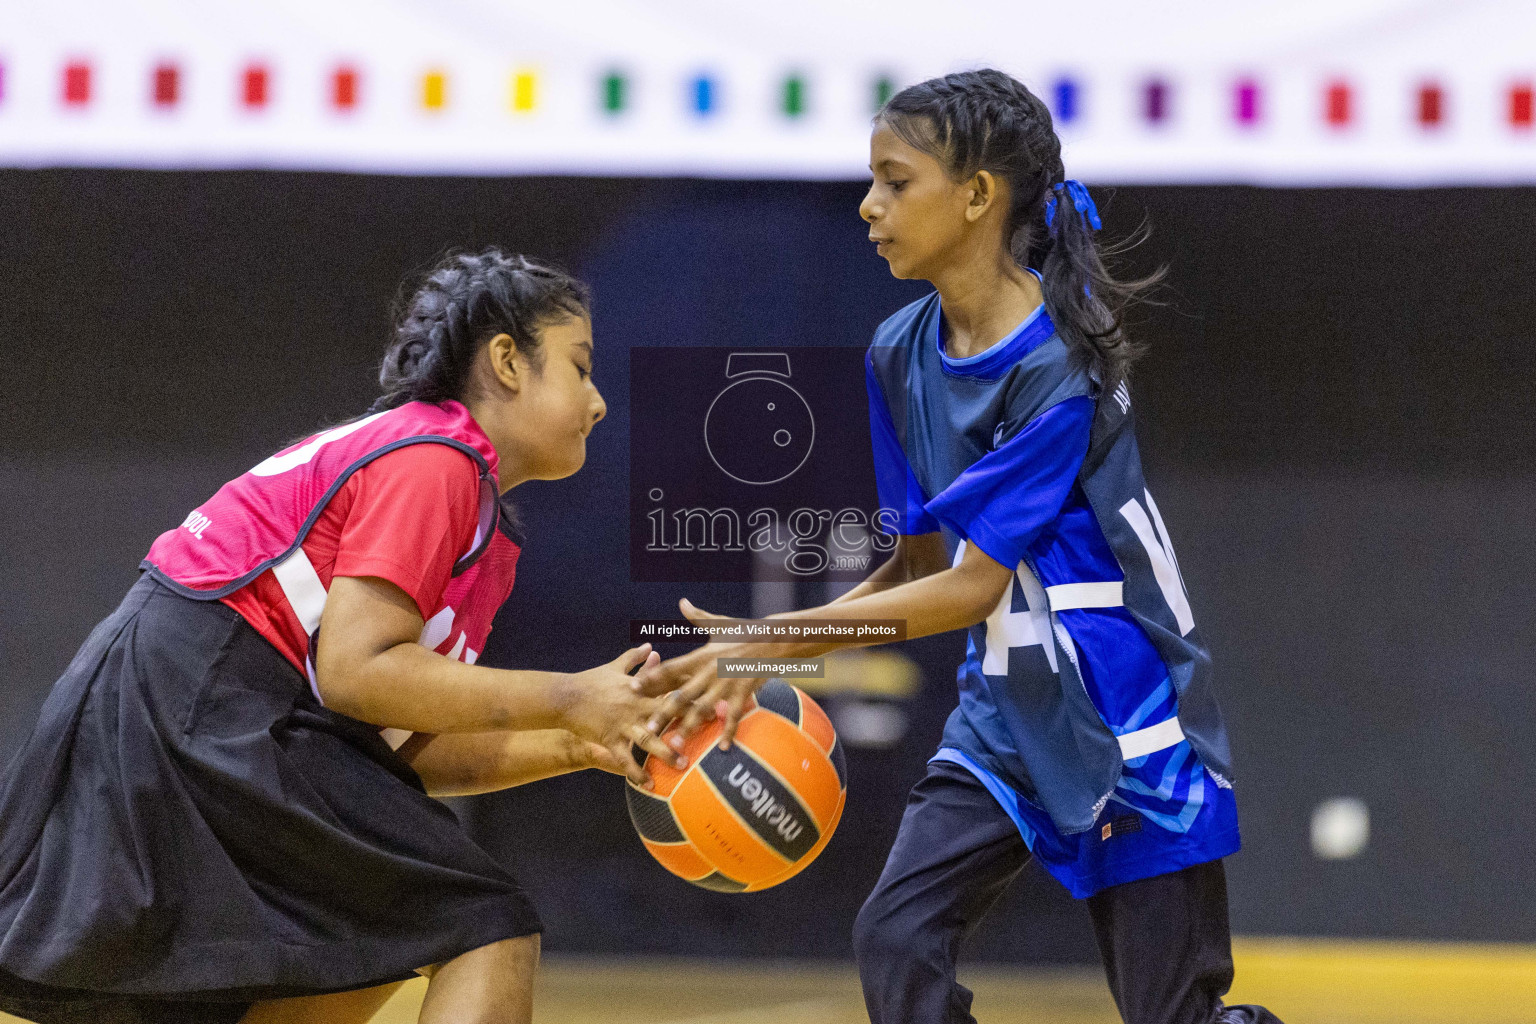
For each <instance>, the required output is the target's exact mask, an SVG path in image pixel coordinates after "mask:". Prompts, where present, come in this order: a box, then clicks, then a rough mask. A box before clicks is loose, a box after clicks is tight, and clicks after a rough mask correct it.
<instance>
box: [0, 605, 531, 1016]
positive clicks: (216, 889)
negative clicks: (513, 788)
mask: <svg viewBox="0 0 1536 1024" xmlns="http://www.w3.org/2000/svg"><path fill="white" fill-rule="evenodd" d="M538 930H539V921H538V917H537V915H536V914H535V912H534V910H533V907H532V905H531V904H530V902H529V900H528V898H527V896H526V895H525V894H524V892H523V890H522V889H521V887H519V885H518V883H517V881H516V880H515V879H514V878H513V877H512V876H511V875H510V874H509V873H507V871H506V870H504V869H503V868H502V867H501V866H499V865H498V864H497V863H496V862H495V861H493V860H492V859H491V857H490V856H489V855H488V854H487V853H485V852H484V851H483V850H482V849H481V848H480V847H478V846H477V845H475V843H474V842H472V841H471V840H470V838H469V837H468V836H467V835H466V834H465V832H464V831H463V829H462V827H461V826H460V825H459V822H458V819H457V818H455V817H454V815H453V813H452V812H451V811H450V810H448V808H446V807H445V806H443V805H442V804H440V803H438V802H437V801H435V800H433V799H432V798H431V797H429V796H427V794H426V792H425V791H424V790H423V788H422V785H421V780H420V779H419V778H418V777H417V776H416V773H415V772H413V771H412V770H411V768H410V766H409V765H407V764H406V763H405V762H404V761H402V760H401V759H400V758H399V757H397V756H396V755H395V753H394V751H392V750H391V749H390V748H389V746H388V744H386V743H385V742H384V741H383V740H382V739H381V738H380V737H379V734H378V730H377V728H375V727H373V726H369V725H365V724H363V723H361V722H358V721H356V720H355V719H352V718H348V717H347V716H345V715H340V714H337V713H336V712H333V711H329V710H327V709H326V708H325V707H323V706H322V705H321V704H320V703H319V702H318V701H317V700H316V699H315V697H314V695H313V693H312V692H311V691H310V688H309V683H308V682H307V680H305V679H304V678H303V677H302V676H301V675H300V674H299V673H298V672H296V671H295V670H294V668H293V666H292V665H290V664H289V663H288V661H287V660H286V659H284V658H283V657H282V655H280V654H279V653H278V652H277V650H276V649H275V648H273V647H272V645H271V644H269V643H267V641H266V640H265V639H263V638H262V637H261V636H260V634H258V633H257V632H256V631H255V630H254V629H252V628H251V627H250V626H249V625H248V624H247V623H246V622H245V620H244V619H242V618H241V617H240V616H239V615H238V614H236V613H235V612H234V611H233V610H231V609H230V608H228V607H227V606H225V605H223V604H220V603H218V602H202V601H195V600H192V599H189V598H186V597H182V596H180V595H178V594H175V593H173V592H172V591H171V590H169V589H168V588H166V587H164V586H162V585H160V584H158V583H156V582H154V581H153V580H152V579H150V578H149V577H144V578H141V579H140V580H139V582H138V583H137V584H135V585H134V587H133V589H132V590H130V591H129V593H128V596H127V597H126V598H125V599H124V601H123V603H122V605H121V606H120V607H119V608H118V609H117V611H116V612H114V613H113V614H112V615H111V617H109V618H108V619H107V620H106V621H105V622H103V623H102V624H101V625H99V626H98V627H97V628H96V630H95V631H94V632H93V633H92V634H91V636H90V638H89V639H88V640H87V641H86V643H85V646H84V647H82V648H81V650H80V653H79V654H77V655H76V656H75V659H74V661H73V663H72V664H71V665H70V666H69V669H68V670H67V671H66V672H65V673H64V676H63V677H62V678H61V679H60V680H59V681H58V682H57V683H56V684H55V685H54V688H53V691H52V693H51V694H50V695H49V697H48V700H47V703H46V704H45V705H44V706H43V711H42V716H41V719H40V721H39V722H38V725H37V728H36V729H35V730H34V732H33V734H32V736H31V738H30V739H29V740H28V741H27V743H26V745H25V746H24V747H23V749H22V750H21V751H20V753H18V754H17V756H16V757H15V759H14V760H13V761H12V762H11V764H10V766H9V767H8V768H7V769H6V771H5V774H4V775H3V776H0V1009H3V1010H6V1011H8V1012H11V1013H15V1014H17V1015H18V1016H23V1017H27V1018H29V1019H32V1020H36V1021H42V1022H44V1024H52V1022H60V1024H62V1022H66V1021H68V1022H100V1024H106V1022H109V1021H110V1022H113V1024H119V1022H121V1024H129V1022H138V1021H166V1022H170V1021H194V1020H195V1021H235V1020H238V1019H239V1017H240V1016H241V1014H242V1013H244V1012H245V1009H246V1008H247V1007H248V1006H249V1005H250V1003H251V1002H252V1001H254V1000H257V999H265V998H275V997H281V996H295V995H313V994H320V993H325V992H337V991H343V990H347V989H354V988H362V987H367V986H371V985H376V984H382V983H384V982H389V981H396V980H399V979H402V978H407V977H410V976H411V974H412V972H413V971H414V970H415V969H416V968H418V967H424V966H427V965H429V964H436V963H442V962H444V961H446V960H450V959H452V958H453V957H455V956H458V955H459V954H461V953H464V952H467V951H469V950H471V949H477V948H479V947H480V946H484V945H487V944H489V943H492V942H496V941H499V940H501V939H506V938H512V937H515V936H520V935H528V934H530V933H533V932H537V931H538Z"/></svg>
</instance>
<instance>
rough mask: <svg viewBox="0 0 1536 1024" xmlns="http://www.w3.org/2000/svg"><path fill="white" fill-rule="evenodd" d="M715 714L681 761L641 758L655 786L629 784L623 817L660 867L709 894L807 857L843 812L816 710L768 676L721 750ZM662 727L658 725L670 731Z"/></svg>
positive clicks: (836, 769) (837, 749)
mask: <svg viewBox="0 0 1536 1024" xmlns="http://www.w3.org/2000/svg"><path fill="white" fill-rule="evenodd" d="M720 730H721V723H720V722H718V721H717V722H711V723H709V724H708V725H706V726H705V727H704V728H702V729H700V730H699V731H698V732H696V733H694V735H693V737H692V738H691V739H690V740H689V741H688V745H687V747H686V748H685V749H684V751H683V753H684V754H686V755H687V757H688V767H687V768H685V769H683V770H682V771H678V770H677V769H676V768H673V767H672V766H671V765H668V764H666V763H664V762H662V761H659V760H657V759H656V758H654V757H647V759H646V761H645V769H646V771H648V772H650V774H651V781H652V783H653V784H654V786H655V788H654V789H653V790H651V791H649V792H648V791H646V790H643V789H637V788H636V787H635V786H633V785H630V786H629V787H628V789H627V796H628V798H629V818H630V820H631V821H632V822H634V825H635V831H636V832H639V833H640V840H641V842H643V843H645V848H646V849H647V850H649V851H651V856H653V857H655V858H656V859H657V860H658V861H660V862H661V866H662V867H664V868H666V869H667V870H668V871H670V872H672V873H673V874H674V875H676V876H677V877H679V878H682V879H686V880H687V881H690V882H692V883H693V884H694V885H698V886H703V887H704V888H705V889H714V890H715V891H717V892H756V891H757V890H759V889H766V888H768V887H769V886H771V885H778V884H779V883H780V882H782V881H785V880H786V879H788V878H791V877H793V876H794V875H796V874H798V873H799V872H800V871H801V869H803V868H804V867H805V866H806V865H807V864H809V863H810V862H811V861H813V860H815V859H816V856H817V854H819V853H821V851H822V848H823V847H825V846H826V845H827V840H828V839H831V838H832V831H833V830H834V829H835V828H837V822H838V819H840V818H841V817H842V815H843V801H844V800H845V799H846V797H847V793H848V772H847V769H846V768H845V766H844V763H843V748H842V746H841V745H840V744H839V743H838V742H837V733H836V732H835V731H834V730H833V728H832V723H831V721H830V720H828V718H827V715H826V712H824V711H822V710H821V708H820V707H819V706H817V704H816V702H815V701H813V700H811V698H810V697H808V696H806V694H805V693H804V692H803V691H802V690H800V689H799V688H797V687H794V686H790V685H789V684H788V683H785V682H782V681H780V680H777V679H774V680H770V681H769V682H768V684H767V685H765V686H764V687H763V688H762V689H761V690H759V691H758V692H757V700H756V704H755V706H753V707H752V708H751V709H750V710H748V711H747V713H746V714H745V715H744V716H742V719H741V727H740V728H739V729H738V730H737V732H736V739H735V742H733V743H732V744H731V749H730V750H721V749H720V748H719V747H718V746H717V744H718V743H719V741H720ZM671 735H672V730H668V732H667V738H669V739H670V737H671Z"/></svg>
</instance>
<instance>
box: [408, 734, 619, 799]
mask: <svg viewBox="0 0 1536 1024" xmlns="http://www.w3.org/2000/svg"><path fill="white" fill-rule="evenodd" d="M588 750H589V745H588V744H587V743H585V742H584V741H582V740H580V739H578V738H577V737H576V736H575V735H574V734H572V733H569V732H566V731H565V730H564V729H540V730H537V731H533V732H486V733H459V734H457V735H452V736H428V735H423V734H421V733H418V734H416V735H415V736H413V737H411V739H409V740H407V741H406V744H405V746H403V747H401V748H400V754H401V756H402V757H404V758H405V759H406V761H408V762H409V763H410V765H411V767H412V768H414V769H415V770H416V774H418V775H420V776H421V781H422V783H423V784H424V785H425V786H426V787H427V792H428V793H430V794H432V795H433V796H474V795H475V794H477V793H493V792H495V791H497V790H501V789H510V788H512V787H513V786H521V785H525V784H527V783H529V782H537V781H539V780H540V779H548V778H552V777H554V776H556V775H564V774H566V773H568V772H574V771H579V770H581V769H583V768H589V767H591V766H592V762H591V761H590V760H589V758H588Z"/></svg>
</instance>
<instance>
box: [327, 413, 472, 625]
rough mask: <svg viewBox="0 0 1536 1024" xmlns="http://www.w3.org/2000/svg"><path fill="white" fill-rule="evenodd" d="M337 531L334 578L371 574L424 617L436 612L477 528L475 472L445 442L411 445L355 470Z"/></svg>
mask: <svg viewBox="0 0 1536 1024" xmlns="http://www.w3.org/2000/svg"><path fill="white" fill-rule="evenodd" d="M354 479H355V480H356V481H357V490H356V492H355V494H354V497H353V501H352V508H351V511H350V513H349V514H348V516H347V520H346V523H345V525H344V526H343V527H342V529H341V536H340V540H339V542H338V546H337V552H336V566H335V571H334V575H336V576H377V577H378V578H379V579H384V580H388V581H389V582H390V583H393V584H394V585H395V586H397V587H399V588H400V589H401V590H403V591H405V592H406V593H407V594H409V595H410V597H411V599H412V600H413V601H415V602H416V607H417V608H418V609H420V611H421V617H422V618H423V619H427V618H430V617H431V616H432V615H434V614H436V613H437V611H438V606H439V605H440V604H441V602H442V597H443V592H444V591H445V590H446V589H447V588H448V581H449V580H450V579H451V578H452V576H453V567H454V563H456V562H457V561H458V560H459V558H461V557H462V556H463V555H465V554H466V553H467V552H468V551H469V548H470V545H471V544H472V543H473V541H474V537H475V529H476V527H477V526H478V525H479V517H480V514H479V502H480V473H479V470H478V468H477V467H476V466H475V463H474V461H473V460H471V459H470V458H469V456H467V455H465V454H464V453H463V452H461V451H458V450H457V449H454V448H451V447H449V446H448V445H445V444H431V443H423V444H413V445H408V446H406V447H404V448H401V449H398V450H397V451H393V452H390V453H389V454H387V455H383V456H381V457H379V458H378V459H376V460H374V461H373V462H370V463H369V464H368V465H366V466H364V467H363V468H362V469H360V470H358V472H357V475H356V477H355V478H354Z"/></svg>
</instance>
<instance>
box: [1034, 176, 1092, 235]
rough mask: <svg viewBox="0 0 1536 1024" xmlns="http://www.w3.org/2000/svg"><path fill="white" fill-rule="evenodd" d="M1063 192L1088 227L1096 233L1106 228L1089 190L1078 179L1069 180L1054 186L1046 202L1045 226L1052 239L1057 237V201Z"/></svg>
mask: <svg viewBox="0 0 1536 1024" xmlns="http://www.w3.org/2000/svg"><path fill="white" fill-rule="evenodd" d="M1062 192H1066V194H1067V196H1068V197H1069V198H1071V200H1072V208H1073V209H1074V210H1076V211H1077V215H1078V218H1079V219H1080V220H1082V222H1083V223H1084V224H1085V225H1086V226H1089V227H1092V228H1093V230H1095V231H1098V230H1100V229H1101V228H1103V227H1104V223H1103V222H1102V221H1100V220H1099V208H1098V207H1097V206H1094V205H1093V197H1092V196H1090V195H1089V194H1088V189H1087V188H1086V187H1085V186H1084V185H1083V183H1082V182H1080V181H1078V180H1077V179H1076V178H1068V179H1067V180H1066V181H1058V182H1057V183H1056V184H1054V185H1052V186H1051V196H1050V198H1049V199H1047V200H1046V201H1045V226H1046V228H1047V229H1048V230H1049V231H1050V233H1051V237H1052V238H1055V237H1056V200H1057V198H1059V197H1060V195H1061V193H1062Z"/></svg>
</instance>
